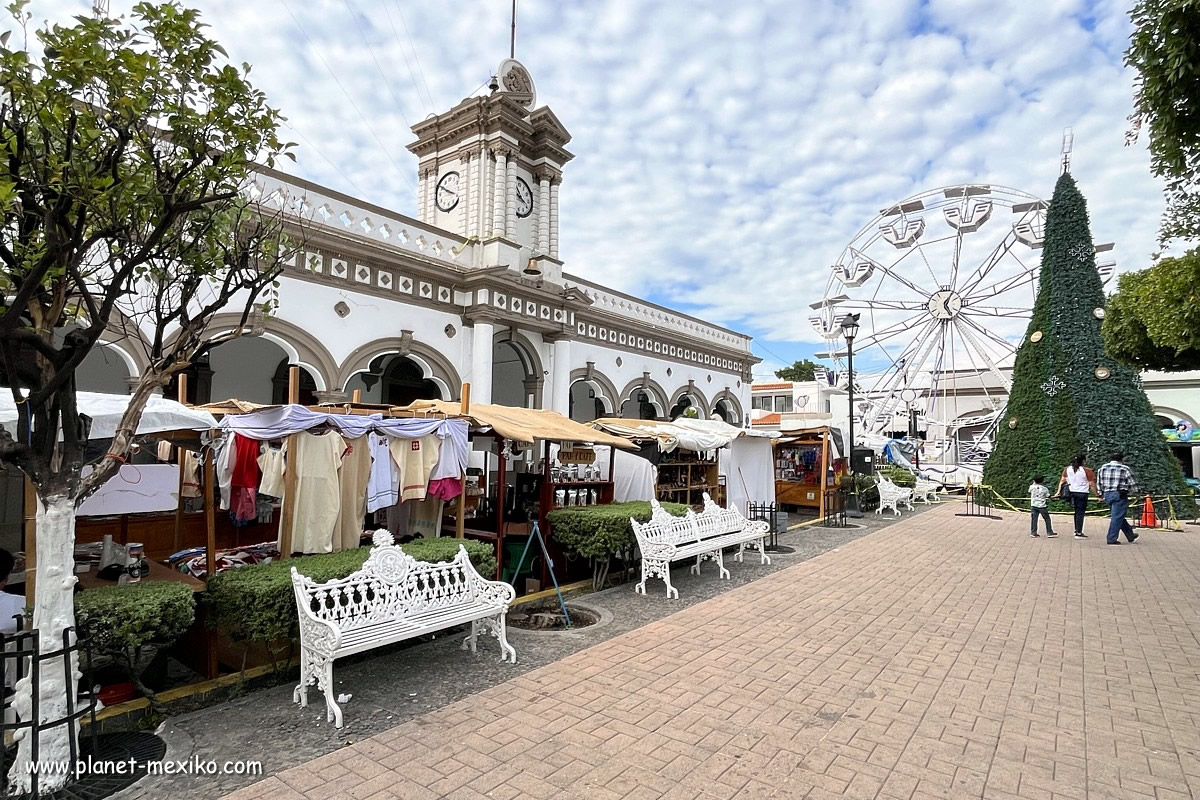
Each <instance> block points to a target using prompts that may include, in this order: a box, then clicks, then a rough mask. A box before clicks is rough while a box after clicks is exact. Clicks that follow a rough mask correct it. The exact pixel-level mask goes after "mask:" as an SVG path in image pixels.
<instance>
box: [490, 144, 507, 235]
mask: <svg viewBox="0 0 1200 800" xmlns="http://www.w3.org/2000/svg"><path fill="white" fill-rule="evenodd" d="M495 155H496V178H495V182H494V183H493V184H492V188H493V191H492V231H491V233H492V236H503V235H504V233H505V228H504V223H505V219H506V214H505V210H504V207H505V205H506V203H505V200H506V199H507V198H506V196H505V195H506V194H507V188H508V151H507V150H506V149H505V148H503V147H498V148H496V151H495Z"/></svg>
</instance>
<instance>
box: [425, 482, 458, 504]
mask: <svg viewBox="0 0 1200 800" xmlns="http://www.w3.org/2000/svg"><path fill="white" fill-rule="evenodd" d="M460 494H462V480H461V479H460V478H438V479H437V480H436V481H430V482H429V490H428V492H426V495H425V496H426V497H435V498H437V499H438V500H453V499H454V498H456V497H458V496H459V495H460Z"/></svg>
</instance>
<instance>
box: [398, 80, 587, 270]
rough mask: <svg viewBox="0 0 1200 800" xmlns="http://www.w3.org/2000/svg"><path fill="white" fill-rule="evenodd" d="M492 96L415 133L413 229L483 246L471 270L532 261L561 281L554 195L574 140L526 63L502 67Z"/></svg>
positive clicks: (427, 122)
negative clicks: (424, 227) (435, 230)
mask: <svg viewBox="0 0 1200 800" xmlns="http://www.w3.org/2000/svg"><path fill="white" fill-rule="evenodd" d="M491 88H492V91H491V93H490V94H488V95H485V96H482V97H469V98H467V99H465V100H463V101H462V102H461V103H459V104H458V105H457V106H455V107H454V108H452V109H450V110H449V111H447V112H446V113H444V114H441V115H437V116H431V117H429V118H428V119H425V120H423V121H422V122H420V123H418V124H417V125H414V126H413V129H412V130H413V133H415V134H416V135H417V140H416V141H415V142H413V143H412V144H410V145H409V146H408V149H409V150H410V151H411V152H412V153H413V154H415V155H416V156H417V158H418V175H419V178H420V181H419V184H418V189H417V217H418V219H420V221H422V222H425V223H428V224H430V225H436V226H437V227H439V228H442V229H445V230H449V231H452V232H454V233H457V234H459V235H461V236H463V237H465V238H468V239H475V240H477V241H480V242H482V243H483V247H481V248H478V250H479V252H480V253H481V258H482V259H483V260H482V262H481V263H479V264H477V265H476V266H480V267H491V266H500V265H504V266H508V267H509V268H510V269H513V270H515V271H517V272H521V271H522V270H523V269H524V268H525V266H526V265H527V264H528V262H529V260H530V259H534V260H536V261H537V262H538V264H539V266H540V267H541V272H542V274H543V276H544V278H545V279H546V280H549V281H552V282H555V283H558V282H560V281H561V275H562V262H561V261H560V260H559V255H558V188H559V183H560V182H561V180H562V169H563V166H564V165H565V164H566V163H567V162H568V161H570V160H571V159H572V158H573V156H572V154H571V153H569V152H567V150H566V149H565V147H566V144H567V143H568V142H569V141H570V140H571V135H570V134H569V133H567V131H566V129H565V128H564V127H563V125H562V123H561V122H559V121H558V118H557V117H555V116H554V114H553V113H552V112H551V111H550V109H548V108H546V107H545V106H542V107H541V108H538V107H537V91H536V89H535V87H534V84H533V79H532V78H531V77H530V75H529V71H528V70H527V69H525V67H524V65H522V64H521V63H520V62H518V61H516V60H514V59H511V58H509V59H505V60H504V61H502V62H501V63H500V67H499V69H498V70H497V71H496V77H495V78H494V79H493V81H492V87H491Z"/></svg>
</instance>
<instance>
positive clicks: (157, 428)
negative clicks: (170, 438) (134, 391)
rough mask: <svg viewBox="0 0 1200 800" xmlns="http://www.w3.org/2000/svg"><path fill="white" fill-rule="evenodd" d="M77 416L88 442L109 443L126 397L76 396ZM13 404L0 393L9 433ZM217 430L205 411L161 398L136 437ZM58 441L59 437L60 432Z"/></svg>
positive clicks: (154, 399) (149, 405) (152, 403)
mask: <svg viewBox="0 0 1200 800" xmlns="http://www.w3.org/2000/svg"><path fill="white" fill-rule="evenodd" d="M75 398H76V403H77V405H78V408H79V413H80V414H84V415H86V416H87V417H89V418H90V419H91V420H92V423H91V428H90V429H89V430H88V438H89V439H111V438H113V436H115V435H116V433H117V425H119V424H120V422H121V417H122V416H124V414H125V409H126V408H128V407H129V395H127V394H103V393H101V392H76V393H75ZM17 414H18V411H17V404H16V402H15V401H14V400H13V396H12V391H11V390H8V391H4V392H0V426H3V427H4V428H5V430H7V431H8V432H9V433H11V434H13V435H14V436H15V435H16V432H17V420H18V417H17ZM215 427H217V420H216V418H215V417H213V415H212V414H210V413H208V412H207V411H201V410H199V409H195V408H188V407H187V406H185V405H183V404H182V403H177V402H175V401H174V400H168V399H167V398H165V397H163V396H162V395H157V394H154V395H150V397H149V399H147V400H146V407H145V408H144V409H143V410H142V419H141V421H140V422H138V427H137V434H138V435H139V436H141V435H145V434H151V433H166V432H168V431H206V430H211V429H212V428H215ZM59 437H60V438H61V437H62V434H61V432H60V433H59Z"/></svg>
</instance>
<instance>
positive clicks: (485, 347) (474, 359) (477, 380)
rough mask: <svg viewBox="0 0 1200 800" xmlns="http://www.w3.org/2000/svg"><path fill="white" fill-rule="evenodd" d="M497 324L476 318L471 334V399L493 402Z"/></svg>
mask: <svg viewBox="0 0 1200 800" xmlns="http://www.w3.org/2000/svg"><path fill="white" fill-rule="evenodd" d="M495 335H496V326H495V325H493V324H492V323H491V322H486V321H484V320H476V321H475V328H474V330H473V331H472V334H471V380H470V384H471V399H472V401H474V402H479V403H490V402H492V340H493V338H494V337H495Z"/></svg>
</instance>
